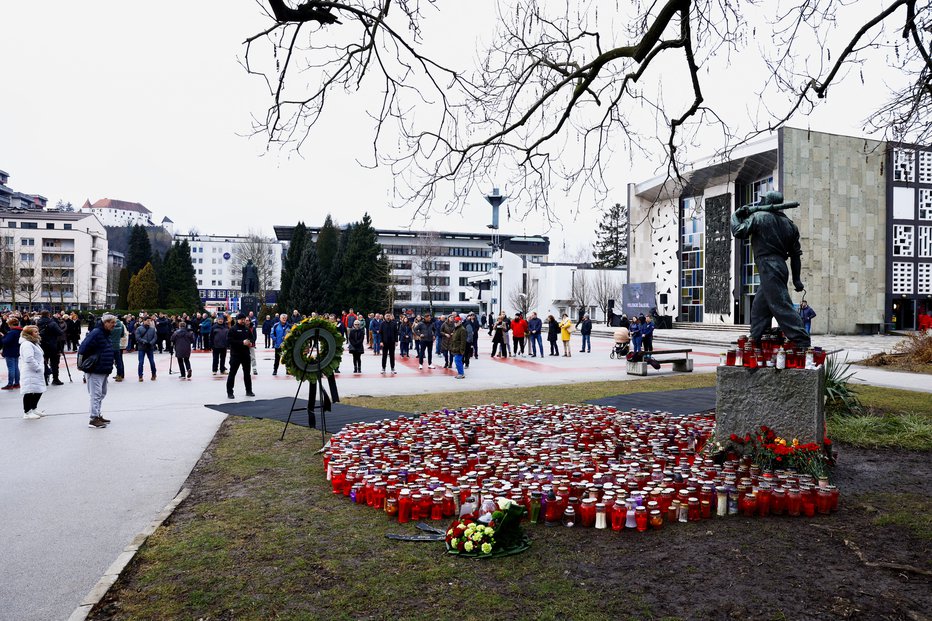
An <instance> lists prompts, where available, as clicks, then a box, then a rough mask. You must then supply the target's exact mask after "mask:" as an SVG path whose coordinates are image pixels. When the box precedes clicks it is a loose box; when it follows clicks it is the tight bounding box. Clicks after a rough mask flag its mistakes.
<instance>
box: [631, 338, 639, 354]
mask: <svg viewBox="0 0 932 621" xmlns="http://www.w3.org/2000/svg"><path fill="white" fill-rule="evenodd" d="M631 343H632V344H633V345H634V353H638V352H639V351H641V335H640V334H638V335H635V336H633V337H631Z"/></svg>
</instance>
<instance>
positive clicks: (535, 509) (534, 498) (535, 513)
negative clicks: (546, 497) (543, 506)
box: [528, 492, 540, 524]
mask: <svg viewBox="0 0 932 621" xmlns="http://www.w3.org/2000/svg"><path fill="white" fill-rule="evenodd" d="M528 513H530V519H531V524H540V492H531V509H530V511H529V512H528Z"/></svg>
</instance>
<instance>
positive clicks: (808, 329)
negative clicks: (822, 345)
mask: <svg viewBox="0 0 932 621" xmlns="http://www.w3.org/2000/svg"><path fill="white" fill-rule="evenodd" d="M803 327H805V328H806V334H812V322H811V321H804V322H803Z"/></svg>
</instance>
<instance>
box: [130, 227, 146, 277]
mask: <svg viewBox="0 0 932 621" xmlns="http://www.w3.org/2000/svg"><path fill="white" fill-rule="evenodd" d="M151 259H152V244H151V243H149V234H148V233H147V232H146V227H144V226H141V225H139V224H137V225H135V226H133V230H132V232H130V235H129V247H128V248H127V250H126V269H127V270H129V275H130V276H131V277H132V276H135V275H136V274H137V273H139V270H141V269H142V268H143V267H144V266H145V264H146V263H148V262H149V261H150V260H151Z"/></svg>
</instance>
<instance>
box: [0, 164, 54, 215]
mask: <svg viewBox="0 0 932 621" xmlns="http://www.w3.org/2000/svg"><path fill="white" fill-rule="evenodd" d="M9 182H10V175H9V173H7V172H6V171H3V170H0V209H17V210H22V211H41V210H43V209H45V208H46V207H47V206H48V199H47V198H45V197H44V196H42V195H40V194H25V193H23V192H17V191H16V190H14V189H13V188H11V187H10V186H9V185H7V184H8V183H9Z"/></svg>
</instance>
